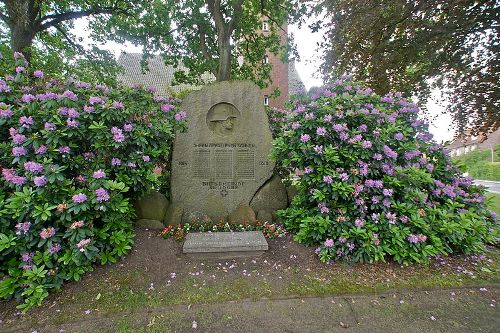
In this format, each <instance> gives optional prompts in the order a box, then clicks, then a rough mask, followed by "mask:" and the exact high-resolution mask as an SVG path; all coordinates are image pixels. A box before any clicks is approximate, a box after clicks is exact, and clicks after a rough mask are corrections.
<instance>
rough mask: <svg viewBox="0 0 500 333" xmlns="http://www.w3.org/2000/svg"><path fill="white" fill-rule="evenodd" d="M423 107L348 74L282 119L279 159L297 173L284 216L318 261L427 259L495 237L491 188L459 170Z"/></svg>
mask: <svg viewBox="0 0 500 333" xmlns="http://www.w3.org/2000/svg"><path fill="white" fill-rule="evenodd" d="M418 112H419V109H418V107H417V106H416V105H415V104H412V103H411V102H410V101H408V100H405V99H404V98H402V97H401V95H399V94H390V95H387V96H384V97H380V96H377V95H376V94H374V93H373V92H372V91H371V90H370V89H365V88H363V87H360V86H359V85H356V84H355V83H353V82H350V81H349V78H348V77H344V78H343V79H339V80H337V81H336V82H335V84H333V85H331V86H328V87H325V88H324V89H323V90H321V91H319V93H318V94H317V96H314V97H312V98H311V100H310V101H309V102H307V103H302V104H296V106H295V107H294V109H293V110H292V111H291V112H290V114H289V115H288V116H287V117H286V118H285V120H284V124H283V130H282V131H281V133H280V135H279V136H278V138H277V139H276V140H275V151H274V157H275V159H276V161H279V162H280V164H281V167H282V168H284V169H285V170H286V171H287V173H286V174H285V176H288V175H289V174H290V173H295V175H296V176H295V178H296V180H295V181H296V187H297V190H298V195H297V196H296V197H295V198H294V199H293V202H292V204H291V207H290V208H288V209H286V210H283V211H281V212H280V217H281V218H282V220H283V222H284V224H285V226H286V228H287V230H289V231H292V232H294V233H295V234H296V235H295V239H296V240H297V241H299V242H301V243H305V244H308V245H313V244H318V245H319V247H318V249H317V252H318V254H319V256H320V258H321V260H323V261H330V260H340V259H347V260H353V261H358V262H373V261H383V260H385V259H386V258H387V257H391V258H393V259H394V260H395V261H397V262H399V263H409V262H427V261H428V259H429V257H431V256H436V255H439V254H446V253H454V252H466V253H469V252H477V251H481V250H483V248H484V244H485V243H488V242H489V243H493V242H497V241H498V226H497V222H496V221H497V220H496V216H495V214H494V213H493V212H490V211H489V210H488V209H487V207H486V204H485V202H484V200H485V198H484V189H483V188H481V187H478V186H475V185H473V184H472V179H470V178H464V177H462V176H461V175H460V172H459V171H458V169H457V168H456V167H455V166H454V165H453V164H452V163H451V161H450V158H449V156H448V155H447V153H446V152H445V151H444V149H443V147H441V146H440V145H438V144H436V143H434V142H433V141H431V139H432V135H431V134H429V133H428V131H427V125H426V124H425V123H424V121H422V120H420V119H418Z"/></svg>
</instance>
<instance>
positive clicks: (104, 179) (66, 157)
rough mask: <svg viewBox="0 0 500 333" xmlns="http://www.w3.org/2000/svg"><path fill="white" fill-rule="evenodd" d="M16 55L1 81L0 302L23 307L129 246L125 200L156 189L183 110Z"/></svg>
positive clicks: (148, 94)
mask: <svg viewBox="0 0 500 333" xmlns="http://www.w3.org/2000/svg"><path fill="white" fill-rule="evenodd" d="M15 57H16V65H15V66H16V67H15V68H12V70H13V71H12V75H7V76H6V77H2V78H0V172H1V174H0V297H2V298H10V297H15V298H16V299H19V300H21V299H24V300H25V303H23V304H21V305H20V306H19V308H20V309H23V310H27V309H29V308H30V307H32V306H33V305H36V304H40V303H41V302H42V300H43V299H44V298H45V297H46V296H47V295H48V290H50V289H53V288H59V287H60V286H61V284H62V283H63V282H64V281H68V280H79V279H80V277H81V276H82V274H84V273H85V272H87V271H90V270H91V269H92V264H93V263H95V262H100V263H101V264H106V263H114V262H116V260H117V258H118V257H120V256H122V255H124V254H126V253H127V252H128V251H129V250H130V249H131V245H132V243H133V236H134V234H133V228H132V220H133V218H134V210H133V207H132V204H131V201H132V200H134V199H135V198H138V197H140V196H141V195H142V194H143V193H144V192H146V191H149V190H151V189H152V188H154V187H155V186H158V180H159V176H158V172H154V171H157V170H158V169H161V168H164V166H165V165H168V162H169V161H168V156H169V151H170V147H171V143H172V141H173V138H174V132H175V131H176V130H181V129H183V128H184V127H185V122H184V120H183V118H184V117H185V113H183V112H179V111H178V106H177V105H176V103H175V101H173V100H171V99H165V98H161V97H155V96H153V95H152V93H151V92H148V91H145V90H142V89H129V88H120V89H116V90H112V89H109V88H107V87H105V86H100V85H96V86H93V85H90V84H87V83H83V82H71V81H70V82H57V81H53V80H50V79H49V78H46V77H45V75H43V73H42V72H40V71H31V70H29V69H27V68H28V67H27V66H26V65H25V63H24V62H25V61H24V58H23V57H22V56H21V55H19V54H16V55H15ZM1 65H3V66H8V64H7V65H6V64H5V63H4V64H1ZM3 68H5V67H3Z"/></svg>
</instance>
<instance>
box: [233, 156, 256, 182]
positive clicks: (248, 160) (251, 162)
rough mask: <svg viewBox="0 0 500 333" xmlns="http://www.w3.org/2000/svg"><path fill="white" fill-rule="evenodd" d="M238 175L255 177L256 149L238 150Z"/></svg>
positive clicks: (239, 177) (248, 177)
mask: <svg viewBox="0 0 500 333" xmlns="http://www.w3.org/2000/svg"><path fill="white" fill-rule="evenodd" d="M236 177H237V178H238V179H246V180H250V179H255V151H253V150H237V151H236Z"/></svg>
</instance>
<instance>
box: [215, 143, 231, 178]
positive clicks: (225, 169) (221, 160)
mask: <svg viewBox="0 0 500 333" xmlns="http://www.w3.org/2000/svg"><path fill="white" fill-rule="evenodd" d="M214 155H215V156H214V159H215V163H214V164H215V179H233V151H232V150H216V151H215V152H214Z"/></svg>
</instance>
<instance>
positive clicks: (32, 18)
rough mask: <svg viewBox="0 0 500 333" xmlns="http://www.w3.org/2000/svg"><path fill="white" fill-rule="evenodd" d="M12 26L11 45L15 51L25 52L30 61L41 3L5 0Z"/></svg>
mask: <svg viewBox="0 0 500 333" xmlns="http://www.w3.org/2000/svg"><path fill="white" fill-rule="evenodd" d="M4 3H5V6H6V9H7V14H8V18H9V19H8V22H7V25H8V26H9V28H10V32H11V34H10V45H11V47H12V50H13V51H15V52H21V53H23V54H24V56H25V58H26V60H27V61H28V62H29V61H30V58H31V46H32V44H33V39H34V38H35V35H36V33H37V29H36V26H35V25H36V24H37V23H36V18H37V15H38V12H39V9H40V7H39V3H38V2H37V1H35V0H7V1H4Z"/></svg>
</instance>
